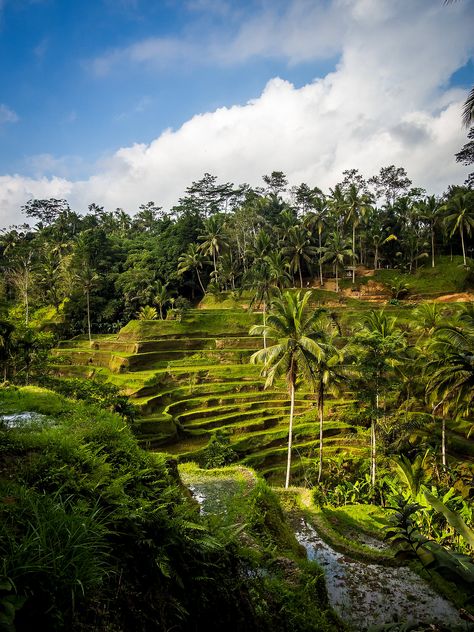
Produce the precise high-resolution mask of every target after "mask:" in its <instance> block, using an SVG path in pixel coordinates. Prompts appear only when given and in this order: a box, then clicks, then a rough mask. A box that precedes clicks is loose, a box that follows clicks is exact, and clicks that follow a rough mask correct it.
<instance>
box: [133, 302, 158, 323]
mask: <svg viewBox="0 0 474 632" xmlns="http://www.w3.org/2000/svg"><path fill="white" fill-rule="evenodd" d="M157 315H158V314H157V311H156V307H152V306H151V305H144V306H143V307H140V311H139V312H138V320H155V319H156V317H157Z"/></svg>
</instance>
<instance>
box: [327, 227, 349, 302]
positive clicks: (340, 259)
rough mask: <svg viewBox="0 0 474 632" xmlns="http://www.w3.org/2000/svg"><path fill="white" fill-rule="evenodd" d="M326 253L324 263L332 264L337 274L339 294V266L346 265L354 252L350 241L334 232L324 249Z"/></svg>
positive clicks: (337, 290)
mask: <svg viewBox="0 0 474 632" xmlns="http://www.w3.org/2000/svg"><path fill="white" fill-rule="evenodd" d="M322 251H323V253H324V255H323V258H322V262H323V263H324V262H326V261H327V262H328V263H331V264H332V265H333V266H334V269H335V272H336V292H339V266H343V265H344V261H345V260H346V258H347V257H352V256H353V254H354V252H353V250H352V248H351V247H350V242H349V240H348V239H346V238H345V237H343V236H342V235H341V233H340V232H339V231H334V232H332V233H331V234H330V235H329V236H328V238H327V240H326V245H325V246H323V247H322Z"/></svg>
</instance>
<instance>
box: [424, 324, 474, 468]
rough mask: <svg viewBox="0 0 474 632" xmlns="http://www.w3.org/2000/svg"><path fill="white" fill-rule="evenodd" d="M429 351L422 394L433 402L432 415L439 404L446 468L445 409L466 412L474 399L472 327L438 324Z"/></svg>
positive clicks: (443, 460) (443, 461)
mask: <svg viewBox="0 0 474 632" xmlns="http://www.w3.org/2000/svg"><path fill="white" fill-rule="evenodd" d="M430 352H431V354H433V355H434V358H433V359H432V360H430V361H429V362H428V363H427V365H426V367H425V373H424V375H425V378H426V394H427V396H428V398H429V399H430V400H431V401H432V402H433V416H434V414H435V412H436V410H437V409H438V408H439V407H442V428H441V458H442V464H443V467H446V420H445V417H446V412H447V411H448V410H449V409H451V410H452V411H454V413H455V414H461V413H462V412H466V413H469V411H470V410H471V408H472V404H473V402H474V331H473V329H472V328H471V327H469V326H467V327H465V328H461V327H456V326H444V327H439V328H438V329H437V331H436V334H435V337H434V339H433V341H432V344H431V345H430ZM436 402H438V403H436Z"/></svg>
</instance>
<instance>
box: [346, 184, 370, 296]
mask: <svg viewBox="0 0 474 632" xmlns="http://www.w3.org/2000/svg"><path fill="white" fill-rule="evenodd" d="M369 202H370V200H369V198H368V196H367V195H366V194H364V193H363V192H362V190H361V189H360V188H358V187H357V186H356V185H355V184H351V185H350V187H349V190H348V191H347V193H346V195H345V208H346V216H345V221H346V222H351V223H352V284H353V285H354V283H355V268H356V228H357V226H358V225H359V224H360V221H361V217H362V216H363V215H364V213H365V211H366V210H367V208H368V207H369Z"/></svg>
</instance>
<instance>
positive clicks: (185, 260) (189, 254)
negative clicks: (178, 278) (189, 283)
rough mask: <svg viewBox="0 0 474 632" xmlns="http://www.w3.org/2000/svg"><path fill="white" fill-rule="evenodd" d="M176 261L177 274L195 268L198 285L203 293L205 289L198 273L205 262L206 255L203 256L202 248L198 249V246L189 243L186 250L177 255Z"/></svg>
mask: <svg viewBox="0 0 474 632" xmlns="http://www.w3.org/2000/svg"><path fill="white" fill-rule="evenodd" d="M178 263H179V265H178V274H180V275H183V274H184V273H185V272H188V271H189V270H195V272H196V276H197V278H198V282H199V286H200V288H201V290H202V293H203V294H205V293H206V290H205V289H204V285H203V284H202V279H201V275H200V273H199V270H202V268H203V266H204V264H205V263H207V261H206V257H205V256H204V253H203V252H202V250H200V249H199V247H198V246H196V244H189V246H188V249H187V251H186V252H185V253H183V254H182V255H181V256H180V257H179V259H178Z"/></svg>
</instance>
